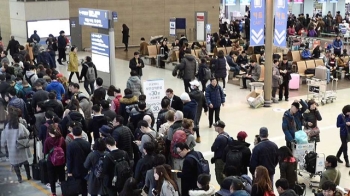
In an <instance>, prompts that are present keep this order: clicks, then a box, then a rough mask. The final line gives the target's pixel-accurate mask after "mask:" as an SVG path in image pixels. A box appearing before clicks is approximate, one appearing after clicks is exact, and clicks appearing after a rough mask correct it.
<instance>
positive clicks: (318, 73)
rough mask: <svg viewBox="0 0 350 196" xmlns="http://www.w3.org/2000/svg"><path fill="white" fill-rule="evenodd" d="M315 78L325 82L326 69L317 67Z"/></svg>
mask: <svg viewBox="0 0 350 196" xmlns="http://www.w3.org/2000/svg"><path fill="white" fill-rule="evenodd" d="M315 78H317V79H320V80H327V67H326V66H317V67H316V68H315Z"/></svg>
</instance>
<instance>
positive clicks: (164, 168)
mask: <svg viewBox="0 0 350 196" xmlns="http://www.w3.org/2000/svg"><path fill="white" fill-rule="evenodd" d="M247 18H249V17H247ZM126 31H128V28H127V27H124V29H123V32H125V33H126ZM36 33H37V32H35V34H36ZM127 33H128V32H127ZM61 36H62V37H63V38H64V32H61V33H60V37H61ZM246 36H247V35H246ZM248 36H249V35H248ZM60 37H59V38H58V42H57V45H58V46H57V50H58V52H59V59H58V61H57V62H58V63H59V64H62V61H64V60H65V58H66V57H65V56H66V55H65V47H66V44H67V43H66V44H63V41H62V38H60ZM36 39H37V36H36V35H34V36H33V37H31V38H30V41H33V40H36ZM14 40H15V39H14V37H13V39H12V41H13V42H14ZM186 40H187V38H186V37H184V36H183V37H182V38H181V39H179V40H178V41H176V42H178V43H176V42H175V44H174V47H176V46H177V44H179V46H180V47H181V49H180V50H181V52H182V60H181V61H180V64H178V65H176V66H175V69H174V71H173V75H178V74H180V72H181V71H184V73H183V74H184V75H183V76H181V77H182V79H183V82H184V87H185V89H184V92H183V93H181V92H176V93H175V92H174V91H173V90H172V89H171V88H168V89H167V90H166V96H165V97H164V98H163V99H162V100H161V103H160V104H161V107H162V110H161V112H159V113H158V116H155V115H154V114H153V112H152V110H151V109H150V108H149V107H148V106H147V97H146V95H144V92H143V90H142V89H143V88H142V84H141V80H140V79H141V77H142V75H143V71H142V69H143V68H144V63H143V60H142V59H141V58H140V56H139V55H140V53H139V52H135V53H134V58H133V59H131V60H130V62H129V68H130V69H131V72H130V75H131V76H130V78H129V79H128V81H127V85H126V87H127V88H125V89H124V90H123V91H121V89H120V88H118V87H116V86H114V85H112V86H110V87H109V88H108V89H105V88H104V87H103V79H102V78H101V77H99V76H98V75H97V71H96V67H95V65H94V64H93V60H92V59H91V57H89V56H87V57H85V60H84V62H82V65H83V68H82V70H81V73H80V74H79V71H78V64H79V62H78V61H77V48H75V47H72V48H71V52H70V54H69V63H68V70H69V71H70V72H71V73H70V76H69V78H68V79H67V78H66V77H64V76H63V75H62V74H61V73H58V71H57V70H56V67H55V66H54V63H52V62H51V63H50V61H46V60H44V61H42V60H40V59H41V57H40V54H38V56H37V57H36V58H34V57H33V58H32V57H31V56H30V54H29V52H28V53H27V54H25V55H23V54H24V53H20V51H23V47H21V46H19V47H18V49H16V48H14V49H13V50H12V51H11V50H10V55H11V56H12V57H15V58H13V60H14V65H16V66H17V64H18V66H19V67H20V68H15V67H16V66H14V65H11V63H10V61H9V59H8V58H7V57H6V56H7V50H3V51H1V64H2V67H3V69H2V74H0V87H1V88H0V94H1V97H2V98H0V100H1V101H0V106H1V107H3V108H4V110H1V111H0V113H1V112H2V114H0V117H1V118H2V119H0V123H2V124H3V130H2V133H1V147H2V148H1V152H2V154H3V157H5V158H4V159H5V160H8V161H9V162H10V164H11V166H12V167H13V170H14V171H15V173H16V176H17V178H18V182H19V183H22V182H23V180H24V179H22V176H21V170H20V168H21V167H22V165H23V166H24V168H25V171H26V174H27V179H26V180H32V178H34V172H33V171H34V170H33V171H32V172H31V171H30V168H29V162H28V157H30V156H33V155H31V152H30V150H29V149H30V148H31V146H30V144H29V143H28V141H29V138H36V139H37V143H38V146H40V145H41V151H42V152H40V150H39V152H40V153H43V154H44V155H45V156H46V159H43V158H41V159H40V160H38V163H36V164H38V165H39V167H42V168H40V171H41V172H44V173H47V175H48V176H47V179H46V180H44V179H41V178H42V177H41V176H40V177H39V179H35V180H41V181H43V182H44V183H45V185H46V186H47V187H48V188H50V191H51V194H52V195H53V196H54V195H57V192H58V191H57V189H56V187H57V185H59V186H62V185H64V184H65V183H66V182H70V181H75V182H78V183H77V184H76V185H77V187H76V190H77V191H79V193H76V194H82V195H83V196H84V195H87V194H90V195H110V196H111V195H113V196H114V195H125V196H129V195H141V194H142V193H145V194H147V195H154V196H158V195H174V196H177V195H183V196H186V195H191V196H197V195H208V196H209V195H220V196H226V195H233V196H240V195H252V196H260V195H264V196H265V195H274V193H273V191H274V190H273V187H275V188H276V190H277V192H278V193H279V194H280V195H296V193H295V191H294V190H293V189H294V187H295V186H294V185H295V184H296V183H297V173H296V164H297V160H296V157H294V156H293V153H292V148H293V143H294V141H295V135H294V132H295V131H296V130H302V129H303V128H304V129H305V131H306V132H307V131H308V132H312V131H313V132H316V134H315V135H313V136H316V138H314V137H312V139H316V140H317V136H319V135H317V128H318V127H317V121H320V120H322V117H321V114H320V112H319V111H318V109H317V106H316V104H315V102H312V101H309V102H308V103H304V102H302V101H295V102H293V104H292V105H291V108H290V109H289V110H287V111H286V112H285V113H284V115H283V122H282V128H283V132H284V134H285V136H286V142H287V143H286V146H281V147H278V146H277V145H276V144H275V143H274V142H272V141H270V140H269V139H268V138H269V130H268V128H266V127H261V128H260V130H259V131H258V135H257V136H255V139H256V142H255V143H254V148H253V150H250V148H249V147H250V144H249V143H247V142H246V138H247V137H248V134H247V133H246V132H245V131H240V132H238V133H237V135H236V134H235V137H233V136H230V134H228V132H227V131H225V127H226V124H225V122H224V121H223V120H221V119H220V109H221V107H224V106H225V101H226V100H225V96H226V95H225V86H226V82H227V76H228V72H229V71H233V72H234V73H235V75H238V74H239V71H241V70H242V71H244V72H246V74H245V75H243V77H242V80H243V81H244V82H243V88H247V87H246V86H245V84H246V82H245V81H246V80H250V81H258V80H259V78H260V74H261V69H260V65H258V64H257V63H256V61H254V60H250V62H249V61H248V59H247V55H246V53H245V51H244V50H243V51H240V53H239V56H238V57H237V60H236V61H234V60H233V59H234V57H235V56H234V55H235V52H232V53H231V52H230V53H229V55H228V56H227V57H225V55H224V53H223V51H218V58H217V59H216V60H215V61H213V62H210V63H211V65H215V66H210V67H209V66H207V65H206V64H207V58H208V55H207V54H206V51H205V50H204V48H203V51H202V57H201V60H200V62H199V61H197V60H198V59H196V58H194V57H192V56H191V54H190V53H191V51H190V50H188V49H187V47H188V45H186V43H187V41H186ZM142 41H144V40H142ZM60 42H62V43H60ZM228 42H229V41H228V40H226V36H225V41H223V40H221V42H220V43H223V44H224V45H227V44H229V43H228ZM47 43H49V44H48V45H50V44H52V42H51V41H50V40H49V42H47ZM124 44H125V50H128V43H127V41H124ZM18 45H19V44H18ZM29 45H30V46H31V47H27V49H29V50H32V51H31V52H32V53H35V51H34V47H33V46H32V44H29ZM163 45H164V44H163ZM63 46H64V50H63ZM21 48H22V49H21ZM30 48H32V49H30ZM39 48H40V47H39ZM143 48H144V47H143ZM52 50H54V49H53V48H52ZM39 51H41V52H48V53H49V52H50V49H48V51H45V49H44V50H42V49H39ZM63 52H64V54H63ZM169 56H170V55H169ZM45 58H49V56H48V55H45ZM50 58H51V60H53V61H55V62H56V59H55V58H53V59H52V57H50ZM228 59H230V61H231V62H230V63H226V62H227V60H228ZM35 60H37V62H35ZM199 64H200V65H199ZM226 64H228V66H227V65H226ZM274 64H275V67H274V68H275V69H274V72H275V74H274V76H273V77H275V78H276V80H277V78H278V80H279V79H280V78H281V79H283V82H280V83H279V82H278V81H277V85H275V86H273V88H274V89H275V90H274V92H275V93H276V90H277V88H279V89H280V90H279V99H278V100H277V98H276V99H275V100H276V101H281V100H282V98H283V96H284V98H285V100H286V101H288V99H289V93H288V89H289V88H288V81H289V80H290V73H291V66H290V65H289V64H288V62H287V60H286V59H284V58H283V60H282V62H279V61H278V60H274ZM18 66H17V67H18ZM197 66H198V68H199V70H201V73H198V75H197V73H196V70H197V69H198V68H197ZM15 70H16V71H15ZM74 73H75V74H76V76H77V81H78V83H74V82H72V81H71V79H72V76H73V75H74ZM208 73H209V74H208ZM212 73H213V74H212ZM277 73H278V74H277ZM277 76H278V77H277ZM196 77H197V78H198V79H199V80H195V78H196ZM220 80H222V82H223V85H222V87H221V86H220V85H219V81H220ZM208 81H210V83H209V84H208V85H207V82H208ZM79 83H84V88H85V89H86V91H87V93H88V95H86V94H84V93H82V92H81V91H80V84H79ZM200 85H202V90H199V89H200ZM283 92H284V93H283ZM176 94H178V95H180V96H177V95H176ZM273 97H275V96H273ZM300 105H302V107H303V108H300ZM203 110H204V112H205V113H206V112H207V111H209V115H208V122H209V123H208V124H209V127H210V128H211V127H214V130H215V131H216V132H217V136H216V138H215V140H214V142H213V144H212V146H211V151H212V152H214V155H213V157H212V158H211V159H210V163H211V164H214V167H215V176H216V178H215V179H214V178H213V177H212V176H211V175H210V174H212V173H213V171H210V169H209V164H210V163H209V161H208V160H206V157H204V155H203V153H202V152H200V151H197V150H196V145H197V144H198V143H201V138H200V129H199V121H200V116H201V113H202V112H203ZM214 113H215V117H214ZM349 113H350V109H349V106H345V107H344V108H343V111H342V114H340V115H339V116H338V119H337V126H338V127H339V128H340V135H341V141H342V145H341V147H340V149H339V152H338V153H337V155H336V156H332V155H330V156H327V158H326V170H325V172H324V175H322V178H321V182H320V186H319V188H320V189H322V193H320V194H322V195H336V193H337V191H336V189H335V187H336V186H337V185H339V181H340V179H341V175H340V172H339V171H338V170H337V169H336V167H337V162H338V163H342V160H341V159H340V156H341V154H343V156H344V161H345V162H346V163H345V164H346V166H347V167H348V166H349V161H348V156H347V146H346V145H347V144H346V137H347V134H346V133H347V129H348V128H349V125H348V121H349V119H348V118H349ZM91 114H93V115H91ZM213 117H214V119H213ZM301 119H305V120H304V121H302V120H301ZM154 127H156V128H154ZM14 133H15V134H14ZM194 134H196V137H195V136H194ZM318 139H319V138H318ZM316 142H317V141H316ZM36 153H37V152H36ZM36 153H35V154H36ZM36 156H38V155H37V154H36ZM36 159H37V157H34V160H36ZM39 162H40V164H39ZM277 165H279V169H280V176H275V173H276V166H277ZM43 166H45V168H46V170H45V169H44V168H43ZM249 175H251V176H252V178H250V177H249ZM35 178H36V177H35ZM213 180H216V181H217V183H218V184H219V185H220V189H219V190H215V188H214V187H213V186H212V185H211V183H210V182H211V181H213ZM63 187H64V186H62V189H64V188H63ZM330 192H331V194H328V193H330Z"/></svg>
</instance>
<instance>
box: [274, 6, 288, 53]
mask: <svg viewBox="0 0 350 196" xmlns="http://www.w3.org/2000/svg"><path fill="white" fill-rule="evenodd" d="M275 3H276V4H275V7H276V12H275V36H274V39H273V43H274V44H275V46H278V47H285V46H286V35H287V32H286V29H287V18H288V0H277V1H275Z"/></svg>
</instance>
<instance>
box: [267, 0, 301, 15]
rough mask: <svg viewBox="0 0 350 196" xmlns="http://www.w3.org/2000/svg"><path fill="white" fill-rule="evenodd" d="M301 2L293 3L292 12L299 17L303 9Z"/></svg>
mask: <svg viewBox="0 0 350 196" xmlns="http://www.w3.org/2000/svg"><path fill="white" fill-rule="evenodd" d="M267 2H268V1H266V5H267ZM272 3H273V2H272ZM301 6H302V5H301V4H300V3H293V5H292V13H293V14H294V15H295V16H297V17H298V15H299V14H301V12H302V10H301Z"/></svg>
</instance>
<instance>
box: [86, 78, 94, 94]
mask: <svg viewBox="0 0 350 196" xmlns="http://www.w3.org/2000/svg"><path fill="white" fill-rule="evenodd" d="M94 84H95V81H93V82H89V81H87V80H84V88H85V90H86V92H87V93H88V94H89V95H92V94H93V93H94V91H95V86H94ZM89 86H90V89H91V90H90V89H89Z"/></svg>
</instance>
